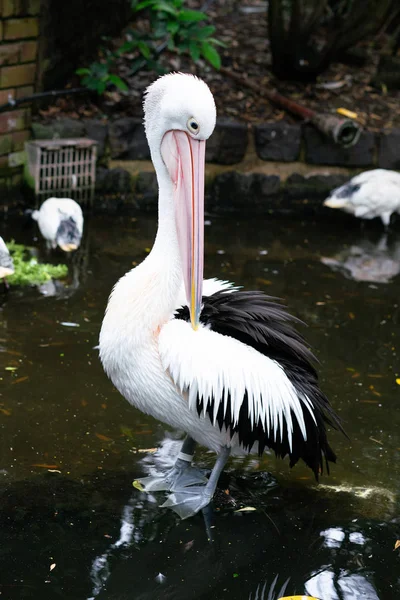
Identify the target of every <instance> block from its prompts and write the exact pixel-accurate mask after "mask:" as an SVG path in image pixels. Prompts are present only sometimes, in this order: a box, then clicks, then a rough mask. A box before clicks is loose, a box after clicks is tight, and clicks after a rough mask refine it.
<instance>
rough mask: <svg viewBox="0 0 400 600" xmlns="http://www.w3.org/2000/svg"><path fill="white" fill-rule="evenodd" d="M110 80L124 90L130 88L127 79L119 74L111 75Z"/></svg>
mask: <svg viewBox="0 0 400 600" xmlns="http://www.w3.org/2000/svg"><path fill="white" fill-rule="evenodd" d="M108 81H109V82H110V83H113V84H114V85H115V86H116V87H117V88H118V89H119V90H121V91H122V92H127V91H128V89H129V88H128V86H127V85H126V83H125V81H124V80H123V79H121V77H118V75H110V76H109V78H108Z"/></svg>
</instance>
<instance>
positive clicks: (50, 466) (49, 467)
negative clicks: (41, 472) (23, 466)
mask: <svg viewBox="0 0 400 600" xmlns="http://www.w3.org/2000/svg"><path fill="white" fill-rule="evenodd" d="M31 467H40V468H41V469H58V465H46V464H45V463H34V464H33V465H31Z"/></svg>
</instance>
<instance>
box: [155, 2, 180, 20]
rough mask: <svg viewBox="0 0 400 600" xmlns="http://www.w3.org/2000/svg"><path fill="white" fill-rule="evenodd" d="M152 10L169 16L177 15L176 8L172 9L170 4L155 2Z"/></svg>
mask: <svg viewBox="0 0 400 600" xmlns="http://www.w3.org/2000/svg"><path fill="white" fill-rule="evenodd" d="M153 10H159V11H162V12H166V13H168V14H170V15H174V16H175V15H176V14H177V10H176V8H174V7H173V6H171V5H170V4H168V2H162V1H161V2H157V3H155V4H154V6H153Z"/></svg>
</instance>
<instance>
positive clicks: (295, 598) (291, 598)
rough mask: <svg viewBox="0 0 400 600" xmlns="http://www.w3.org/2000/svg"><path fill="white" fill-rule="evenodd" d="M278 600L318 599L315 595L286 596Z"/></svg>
mask: <svg viewBox="0 0 400 600" xmlns="http://www.w3.org/2000/svg"><path fill="white" fill-rule="evenodd" d="M278 600H318V598H315V596H285V597H284V598H283V597H281V598H278Z"/></svg>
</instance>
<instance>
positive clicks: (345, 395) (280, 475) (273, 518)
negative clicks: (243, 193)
mask: <svg viewBox="0 0 400 600" xmlns="http://www.w3.org/2000/svg"><path fill="white" fill-rule="evenodd" d="M155 227H156V221H155V219H154V218H149V217H138V218H137V219H131V218H117V217H115V218H112V219H107V218H95V219H94V218H93V219H91V221H90V223H88V224H87V228H86V239H85V243H84V246H83V248H82V250H81V252H80V254H79V255H78V256H75V257H74V258H73V259H72V260H71V263H70V267H71V269H70V270H71V273H73V277H72V282H71V286H70V288H69V289H68V290H66V289H61V290H60V289H59V290H58V291H57V290H56V292H57V293H56V295H51V294H52V293H54V292H55V290H51V289H48V290H47V292H48V295H47V296H43V295H41V294H40V293H39V292H38V291H36V290H30V291H29V290H28V291H26V290H25V291H24V292H22V291H20V290H17V289H12V290H11V291H10V293H9V294H8V296H7V297H6V298H4V299H3V300H2V301H1V302H2V305H1V308H0V377H1V397H0V429H1V437H0V446H1V463H0V540H1V543H0V595H1V597H2V598H18V599H19V598H21V599H25V598H32V599H35V600H36V599H37V600H39V599H40V600H50V599H53V598H54V599H57V598H63V599H67V600H69V599H71V600H75V599H77V600H78V599H89V598H96V599H98V600H106V599H107V600H111V599H112V600H122V599H124V600H125V599H126V600H128V599H134V600H145V599H146V600H150V599H151V600H157V599H166V600H180V599H182V600H183V599H189V600H190V599H192V598H193V599H196V600H197V599H198V600H200V599H202V600H203V599H223V598H229V599H230V600H248V599H252V600H255V599H258V600H262V599H264V600H267V599H268V600H276V599H277V598H278V597H279V596H284V595H286V596H289V595H292V594H303V593H308V594H309V595H314V596H316V597H317V598H321V600H350V599H351V600H358V599H360V600H361V599H363V600H376V599H379V600H390V599H392V598H393V599H394V598H397V597H399V593H400V568H399V567H400V564H399V560H400V559H399V551H400V550H396V551H394V546H395V543H396V540H397V539H400V522H399V518H398V493H399V491H400V461H399V457H400V427H399V426H400V385H398V384H397V383H396V378H399V377H400V365H399V356H398V353H399V348H398V340H399V328H400V323H399V321H400V309H399V304H400V277H396V275H397V272H398V271H400V235H395V234H394V233H392V234H390V235H389V237H388V238H387V239H385V238H382V237H381V233H380V230H379V229H378V228H374V227H368V228H367V229H364V230H362V229H360V226H359V223H357V222H356V221H353V220H352V221H348V222H347V221H343V222H342V221H337V222H332V223H313V222H311V221H307V222H302V221H295V220H287V219H279V220H272V219H267V218H266V219H257V221H247V220H244V219H242V220H240V222H239V221H238V219H237V218H232V219H219V220H216V219H212V221H211V223H210V224H209V225H208V226H207V228H206V239H207V249H206V261H205V264H206V276H219V277H222V278H231V279H232V280H234V281H236V282H237V283H238V284H242V285H244V286H245V287H247V288H259V289H263V290H265V291H266V292H267V293H269V294H271V295H275V296H279V297H281V298H283V299H284V300H285V302H286V303H287V304H288V306H289V308H290V310H291V311H292V312H294V313H295V314H296V315H298V316H299V317H300V318H302V319H304V320H305V321H306V322H307V323H308V324H309V327H308V329H307V331H306V334H307V337H308V339H309V340H310V342H311V344H312V346H313V347H314V348H315V349H316V351H317V354H318V357H319V359H320V361H321V365H320V372H321V382H322V386H323V388H324V390H325V391H326V392H327V394H328V395H329V396H330V398H331V401H332V403H333V405H334V406H335V408H336V409H337V410H338V412H339V413H340V415H341V417H342V419H343V421H344V423H345V428H346V430H347V432H348V435H349V437H350V439H351V441H348V440H347V439H346V438H344V437H343V436H341V435H340V434H339V433H337V432H331V440H332V444H333V446H334V448H335V450H336V451H337V454H338V457H339V461H338V464H337V465H336V466H335V465H334V466H333V468H332V472H331V475H330V476H329V477H327V476H324V477H323V478H322V481H321V484H320V485H319V486H317V485H316V484H315V482H314V481H313V478H312V476H311V473H310V471H308V470H307V469H306V468H305V467H303V466H301V465H298V466H296V468H295V469H293V470H290V469H289V467H288V465H287V463H286V462H285V461H277V460H275V458H273V457H272V456H268V455H267V456H265V457H264V458H263V459H262V460H261V461H259V460H258V459H257V458H254V457H253V458H251V459H248V460H247V461H245V462H241V461H240V460H236V461H233V462H230V463H229V466H228V469H227V471H226V473H225V474H224V476H223V478H222V479H221V482H220V488H221V491H220V492H219V496H218V497H217V499H216V501H215V503H214V513H213V514H210V515H209V520H210V524H211V529H210V531H211V533H212V536H213V543H210V542H209V541H208V539H207V534H206V530H205V524H204V520H203V516H202V515H197V516H196V517H194V518H192V519H189V520H187V521H180V520H179V519H178V517H177V516H176V515H175V514H174V513H172V512H169V511H168V510H166V509H161V508H159V505H160V504H161V503H162V502H163V501H164V495H163V494H162V493H160V494H156V495H154V496H152V495H145V494H142V493H140V492H139V491H137V490H135V489H134V488H133V487H132V481H133V480H134V479H135V478H137V477H138V476H141V475H143V474H146V472H148V470H149V469H150V468H151V466H152V464H154V462H155V461H167V460H168V459H169V460H171V455H172V454H173V453H174V452H176V451H177V445H178V440H179V439H180V437H181V435H180V434H179V432H173V431H168V430H167V429H166V428H165V427H164V426H163V425H162V424H160V423H157V422H155V421H154V420H152V419H151V418H149V417H146V416H145V415H143V414H141V413H139V412H137V411H135V410H134V409H133V408H131V407H130V406H129V405H128V404H127V403H126V402H125V400H123V399H122V398H121V397H120V396H119V394H118V393H117V392H116V391H115V390H114V389H113V387H112V385H111V383H110V382H109V381H108V380H107V378H106V377H105V375H104V374H103V371H102V368H101V365H100V363H99V360H98V355H97V354H98V353H97V350H96V349H95V346H96V345H97V340H98V333H99V328H100V324H101V320H102V316H103V312H104V308H105V304H106V300H107V296H108V294H109V292H110V289H111V287H112V285H113V283H114V282H115V281H116V280H117V279H118V277H120V276H121V275H122V274H123V273H124V272H125V271H127V270H128V269H129V268H131V266H132V264H134V263H136V262H139V261H141V260H142V259H143V258H144V256H145V255H146V252H147V251H148V249H149V248H150V247H151V244H152V240H153V236H154V233H155ZM1 234H2V235H3V237H5V239H6V240H7V239H11V238H12V237H13V238H14V239H15V240H16V241H18V242H25V243H29V244H32V243H34V244H35V245H37V246H38V247H39V248H42V246H41V242H40V241H34V236H35V230H34V229H23V228H21V226H20V224H18V223H17V222H15V221H14V222H13V221H10V222H6V223H5V224H3V227H2V231H1ZM146 249H147V250H146ZM62 258H63V257H62V256H61V255H60V256H57V257H55V258H54V260H55V261H56V262H57V260H60V259H61V260H62ZM365 279H367V280H368V279H369V281H365ZM156 448H159V450H158V451H157V453H154V450H155V449H156ZM197 460H198V462H199V463H200V464H201V465H203V466H205V467H209V466H211V465H212V463H213V456H212V455H211V454H209V453H208V452H206V451H200V452H199V453H198V454H197ZM224 490H229V491H230V495H231V496H232V497H233V498H234V499H235V501H236V505H235V506H233V505H232V504H230V503H229V501H228V496H227V495H226V494H225V493H224ZM242 507H251V508H252V509H255V510H248V511H247V512H246V511H244V512H237V511H238V509H240V508H242ZM285 586H286V591H285Z"/></svg>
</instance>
